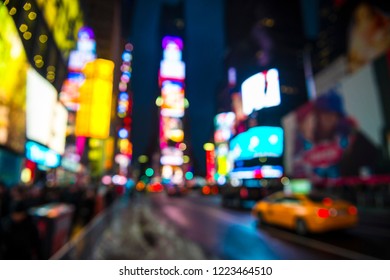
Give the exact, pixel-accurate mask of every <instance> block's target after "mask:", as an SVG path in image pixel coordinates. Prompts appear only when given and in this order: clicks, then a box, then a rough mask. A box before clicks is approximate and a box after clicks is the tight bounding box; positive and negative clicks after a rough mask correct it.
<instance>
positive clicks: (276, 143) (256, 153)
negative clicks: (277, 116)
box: [230, 126, 284, 161]
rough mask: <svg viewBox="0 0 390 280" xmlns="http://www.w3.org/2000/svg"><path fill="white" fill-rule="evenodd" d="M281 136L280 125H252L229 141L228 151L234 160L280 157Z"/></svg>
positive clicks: (281, 149) (281, 147)
mask: <svg viewBox="0 0 390 280" xmlns="http://www.w3.org/2000/svg"><path fill="white" fill-rule="evenodd" d="M283 137H284V136H283V129H282V128H281V127H275V126H257V127H253V128H250V129H249V130H248V131H246V132H243V133H240V134H238V135H237V136H236V137H234V138H233V139H232V140H231V141H230V152H231V155H232V157H233V159H234V160H235V161H237V160H250V159H253V158H257V157H280V156H282V154H283V142H284V140H283Z"/></svg>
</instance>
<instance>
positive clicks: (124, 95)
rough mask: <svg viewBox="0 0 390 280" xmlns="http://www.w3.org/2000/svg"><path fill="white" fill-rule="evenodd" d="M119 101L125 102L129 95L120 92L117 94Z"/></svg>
mask: <svg viewBox="0 0 390 280" xmlns="http://www.w3.org/2000/svg"><path fill="white" fill-rule="evenodd" d="M119 100H121V101H127V100H129V95H128V94H127V93H126V92H121V93H120V94H119Z"/></svg>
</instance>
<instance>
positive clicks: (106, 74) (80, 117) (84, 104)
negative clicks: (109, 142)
mask: <svg viewBox="0 0 390 280" xmlns="http://www.w3.org/2000/svg"><path fill="white" fill-rule="evenodd" d="M113 72H114V63H113V62H112V61H110V60H105V59H97V60H95V61H93V62H89V63H87V65H86V67H85V68H84V75H85V77H86V80H85V82H84V84H83V85H82V87H81V89H80V90H81V91H80V109H79V111H78V113H77V116H76V136H83V137H93V138H99V139H106V138H107V137H108V136H109V132H110V120H111V101H112V89H113V75H114V74H113Z"/></svg>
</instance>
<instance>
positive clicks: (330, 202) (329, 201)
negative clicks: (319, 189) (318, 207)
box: [322, 197, 333, 206]
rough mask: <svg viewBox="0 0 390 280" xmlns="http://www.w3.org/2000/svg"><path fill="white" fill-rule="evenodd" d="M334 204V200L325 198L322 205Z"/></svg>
mask: <svg viewBox="0 0 390 280" xmlns="http://www.w3.org/2000/svg"><path fill="white" fill-rule="evenodd" d="M332 203H333V200H332V199H331V198H329V197H325V198H324V199H323V200H322V204H324V205H325V206H332Z"/></svg>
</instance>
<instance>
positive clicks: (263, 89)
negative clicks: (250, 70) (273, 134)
mask: <svg viewBox="0 0 390 280" xmlns="http://www.w3.org/2000/svg"><path fill="white" fill-rule="evenodd" d="M241 94H242V106H243V111H244V113H245V115H247V116H248V115H249V114H251V113H252V112H253V111H258V110H260V109H262V108H268V107H273V106H278V105H280V85H279V71H278V70H277V69H270V70H268V71H263V72H261V73H258V74H255V75H253V76H251V77H249V78H248V79H246V80H245V81H244V82H243V83H242V85H241Z"/></svg>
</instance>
